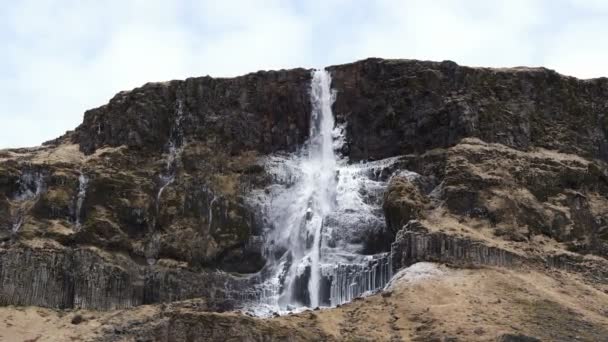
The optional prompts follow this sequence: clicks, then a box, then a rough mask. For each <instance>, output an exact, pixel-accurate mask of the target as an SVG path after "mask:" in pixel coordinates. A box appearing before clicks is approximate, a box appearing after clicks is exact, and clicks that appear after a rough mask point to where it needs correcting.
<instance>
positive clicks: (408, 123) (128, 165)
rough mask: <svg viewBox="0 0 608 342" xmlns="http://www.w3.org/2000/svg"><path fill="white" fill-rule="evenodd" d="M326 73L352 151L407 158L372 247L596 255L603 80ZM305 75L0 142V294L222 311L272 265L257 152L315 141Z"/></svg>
mask: <svg viewBox="0 0 608 342" xmlns="http://www.w3.org/2000/svg"><path fill="white" fill-rule="evenodd" d="M328 69H329V70H330V71H331V73H332V77H333V84H332V87H333V88H334V89H335V90H336V91H337V94H338V96H337V100H336V102H335V104H334V113H336V116H337V121H338V123H340V124H344V127H345V129H346V136H345V139H346V143H345V145H344V148H343V149H342V151H341V152H342V153H343V154H344V155H345V156H346V157H348V158H349V160H350V161H352V162H358V161H367V160H377V159H381V158H386V157H394V156H398V155H404V157H403V160H402V162H400V163H399V165H400V167H402V168H403V169H402V170H392V171H394V175H393V177H392V178H391V180H390V184H389V188H388V191H387V193H386V194H385V196H384V200H383V210H384V213H385V217H386V220H387V227H388V228H389V231H388V233H387V234H388V235H389V236H384V235H382V236H380V237H374V238H373V239H374V241H371V242H369V243H367V245H370V246H369V248H368V249H369V250H370V251H378V250H382V249H383V248H384V247H385V246H387V245H388V244H387V243H386V242H387V241H388V240H393V239H394V238H395V237H396V240H395V242H394V243H393V255H394V257H393V258H394V265H396V266H397V267H401V266H406V265H408V264H410V263H412V262H415V261H420V260H434V261H440V262H447V263H452V264H459V265H469V264H490V265H500V266H504V265H511V264H512V263H514V262H518V260H519V259H520V258H536V259H538V258H543V257H544V258H545V259H546V260H553V261H547V262H546V263H544V264H551V263H554V264H556V265H557V264H572V263H571V262H570V261H568V262H562V261H563V260H564V259H563V258H560V257H554V256H556V255H557V256H559V255H574V256H575V257H572V258H569V259H568V260H577V258H579V257H580V258H584V259H585V260H584V261H581V262H586V260H587V259H589V258H591V257H595V258H599V259H598V260H600V261H598V263H596V264H594V265H604V263H603V260H605V258H606V257H608V219H606V217H608V198H607V197H606V194H607V193H608V168H607V165H606V162H607V161H608V80H606V79H595V80H578V79H575V78H571V77H565V76H561V75H559V74H557V73H556V72H554V71H551V70H547V69H543V68H534V69H532V68H514V69H486V68H469V67H461V66H458V65H456V64H455V63H453V62H441V63H435V62H422V61H411V60H380V59H368V60H364V61H360V62H356V63H351V64H345V65H339V66H333V67H329V68H328ZM309 82H310V71H309V70H304V69H295V70H282V71H271V72H258V73H253V74H249V75H245V76H242V77H237V78H232V79H212V78H210V77H199V78H191V79H187V80H184V81H171V82H166V83H149V84H146V85H144V86H142V87H140V88H137V89H134V90H132V91H128V92H121V93H119V94H117V95H116V96H115V97H114V98H113V99H112V100H110V102H109V103H108V104H107V105H104V106H102V107H99V108H96V109H92V110H89V111H87V112H86V113H85V117H84V121H83V123H82V124H81V125H80V126H79V127H78V128H76V130H75V131H72V132H68V133H66V135H64V136H63V137H60V138H58V139H56V140H54V141H51V142H48V143H46V144H45V145H44V146H42V147H38V148H32V149H14V150H2V151H0V304H2V305H38V306H47V307H53V308H94V309H104V310H105V309H114V308H126V307H130V306H137V305H140V304H147V303H158V302H169V301H175V300H183V299H188V298H196V297H203V298H206V300H207V305H208V307H209V308H212V309H217V310H222V309H227V308H231V307H232V305H233V304H234V302H235V301H238V300H239V298H242V296H244V295H246V294H243V291H242V290H243V289H244V288H245V287H247V286H249V285H250V284H251V282H255V274H256V272H258V271H259V270H260V269H261V268H262V267H263V265H264V263H265V260H264V256H263V251H262V243H261V242H260V239H261V235H262V231H261V230H262V226H263V224H262V222H260V218H259V216H258V215H256V213H255V211H254V210H253V209H252V208H251V207H250V206H249V204H248V202H247V201H246V199H245V195H246V194H247V193H249V192H250V191H251V190H252V189H263V188H265V187H266V186H267V185H268V184H270V183H271V182H272V179H271V176H270V175H269V174H268V173H267V172H266V170H265V169H264V165H263V163H262V160H263V159H264V157H266V156H267V155H268V154H270V153H282V152H290V151H296V150H298V149H299V148H300V147H301V146H302V144H303V143H304V142H305V141H306V139H307V136H308V131H309V127H308V126H309V122H310V112H311V110H310V101H309V86H310V85H309ZM406 170H409V173H408V172H406ZM412 172H413V173H412ZM414 173H415V174H414ZM412 220H419V221H421V222H423V223H424V225H425V226H426V227H427V228H428V230H429V231H428V232H422V231H420V230H415V229H412V227H414V223H412ZM404 226H405V227H406V228H403V227H404ZM356 238H357V239H359V238H360V237H359V236H356ZM488 241H490V242H493V243H487V244H486V243H485V242H488ZM482 242H483V243H482ZM497 246H499V247H500V248H499V247H497ZM567 253H571V254H567ZM573 265H580V263H577V262H575V263H573ZM572 267H578V266H572ZM597 267H603V266H597ZM598 274H604V273H602V272H599V273H598Z"/></svg>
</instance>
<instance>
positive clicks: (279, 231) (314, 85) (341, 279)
mask: <svg viewBox="0 0 608 342" xmlns="http://www.w3.org/2000/svg"><path fill="white" fill-rule="evenodd" d="M335 99H336V93H335V92H334V91H333V90H332V89H331V75H330V74H329V72H327V71H326V70H316V71H314V73H313V75H312V81H311V87H310V100H311V105H312V112H311V122H310V132H309V137H308V141H307V143H306V144H305V146H304V147H303V148H302V150H301V151H300V152H298V153H294V154H288V155H274V156H271V157H269V158H268V159H267V162H266V170H267V171H268V172H269V173H270V174H271V175H272V176H273V180H274V181H273V184H272V185H271V186H269V187H268V188H266V189H263V190H262V191H257V192H255V191H254V193H253V195H252V202H253V203H254V205H255V206H256V207H257V210H258V211H259V213H260V214H261V215H262V216H263V217H264V222H265V224H264V225H265V231H264V238H265V247H264V253H265V257H266V259H267V260H268V262H267V265H266V267H265V269H264V270H262V272H261V276H262V278H263V279H265V281H263V282H262V283H260V284H259V285H257V288H256V290H257V293H258V295H257V300H256V301H255V302H254V303H253V304H252V305H251V306H250V308H249V309H250V310H249V311H251V312H253V313H254V314H258V315H267V314H269V313H272V312H285V311H293V310H300V309H305V308H316V307H322V306H335V305H338V304H342V303H345V302H348V301H350V300H352V299H353V298H355V297H357V296H360V295H362V294H365V293H366V292H371V291H375V290H378V289H381V288H382V287H383V286H384V285H385V284H386V283H387V282H388V281H389V280H390V278H391V275H392V272H391V262H390V257H389V253H378V254H374V255H370V254H368V253H365V246H364V245H365V240H366V239H367V238H369V235H370V234H376V233H381V231H382V230H383V229H385V226H384V218H383V215H382V210H381V199H382V194H383V192H384V189H385V187H386V181H387V179H388V174H386V175H385V174H383V172H385V170H388V169H390V168H391V166H392V165H393V164H394V163H396V162H397V161H398V159H397V158H391V159H387V160H383V161H377V162H371V163H366V164H349V163H348V160H347V159H346V158H344V157H341V156H340V154H339V152H338V151H340V150H341V147H342V144H343V141H344V135H343V131H344V127H341V126H339V125H336V124H335V122H334V115H333V113H332V104H333V102H334V101H335Z"/></svg>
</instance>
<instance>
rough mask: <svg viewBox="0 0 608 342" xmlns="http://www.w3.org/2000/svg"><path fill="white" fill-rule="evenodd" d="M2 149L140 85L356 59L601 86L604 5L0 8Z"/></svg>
mask: <svg viewBox="0 0 608 342" xmlns="http://www.w3.org/2000/svg"><path fill="white" fill-rule="evenodd" d="M0 45H1V46H2V51H3V52H2V53H1V54H0V148H3V147H18V146H33V145H38V144H40V143H42V142H43V141H45V140H49V139H52V138H55V137H57V136H59V135H61V134H62V133H63V132H65V131H66V130H68V129H73V128H74V127H76V126H77V125H78V124H79V123H80V122H81V121H82V115H83V112H84V110H85V109H88V108H93V107H97V106H100V105H102V104H104V103H106V102H107V101H108V100H109V99H110V98H111V97H112V96H113V95H114V94H115V93H117V92H118V91H120V90H126V89H131V88H133V87H136V86H139V85H141V84H143V83H145V82H148V81H163V80H169V79H182V78H186V77H190V76H201V75H211V76H234V75H240V74H243V73H247V72H251V71H257V70H260V69H280V68H292V67H299V66H302V67H323V66H327V65H332V64H339V63H346V62H351V61H354V60H357V59H362V58H366V57H385V58H415V59H428V60H446V59H449V60H453V61H455V62H457V63H459V64H463V65H473V66H519V65H528V66H541V65H542V66H546V67H549V68H552V69H556V70H557V71H559V72H561V73H563V74H567V75H573V76H577V77H581V78H591V77H599V76H608V1H604V0H546V1H543V0H538V1H536V0H504V1H501V0H492V1H489V0H471V1H467V0H453V1H449V0H446V1H441V0H439V1H431V0H421V1H416V0H410V1H408V0H378V1H371V0H370V1H363V0H361V1H355V0H353V1H347V0H301V1H300V0H291V1H288V0H285V1H279V0H269V1H263V0H259V1H246V0H238V1H237V0H235V1H230V0H209V1H200V0H199V1H196V0H191V1H153V0H141V1H135V0H134V1H129V0H116V1H112V0H105V1H97V0H90V1H87V0H74V1H68V0H63V1H60V0H57V1H51V0H32V1H10V0H0Z"/></svg>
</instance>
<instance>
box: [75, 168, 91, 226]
mask: <svg viewBox="0 0 608 342" xmlns="http://www.w3.org/2000/svg"><path fill="white" fill-rule="evenodd" d="M88 185H89V179H88V178H87V176H86V175H85V174H84V173H83V172H80V176H78V194H77V195H76V212H75V216H76V223H75V226H76V230H80V229H81V228H82V222H81V220H82V217H81V216H82V205H83V204H84V200H85V198H86V196H87V186H88Z"/></svg>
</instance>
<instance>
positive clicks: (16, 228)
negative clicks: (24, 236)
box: [11, 210, 25, 234]
mask: <svg viewBox="0 0 608 342" xmlns="http://www.w3.org/2000/svg"><path fill="white" fill-rule="evenodd" d="M16 216H17V217H16V219H15V221H14V222H13V225H12V226H11V232H12V233H13V234H15V233H17V232H18V231H19V229H21V226H23V221H24V220H25V217H24V215H23V212H21V210H19V211H18V212H17V215H16Z"/></svg>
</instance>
